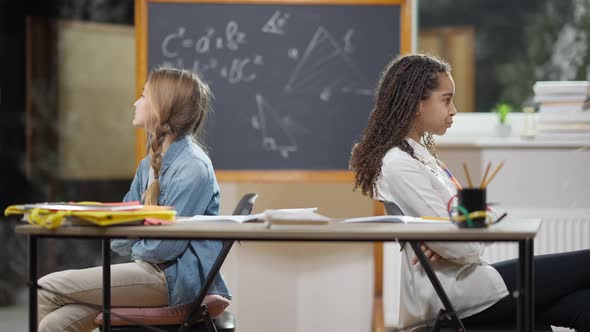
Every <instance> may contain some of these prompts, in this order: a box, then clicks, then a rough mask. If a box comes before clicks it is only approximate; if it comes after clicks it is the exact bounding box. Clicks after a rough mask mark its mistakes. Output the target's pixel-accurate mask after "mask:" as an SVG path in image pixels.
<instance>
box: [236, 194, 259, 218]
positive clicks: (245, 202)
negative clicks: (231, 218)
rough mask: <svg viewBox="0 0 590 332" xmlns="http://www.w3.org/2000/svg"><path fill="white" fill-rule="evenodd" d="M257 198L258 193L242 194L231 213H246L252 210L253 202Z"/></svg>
mask: <svg viewBox="0 0 590 332" xmlns="http://www.w3.org/2000/svg"><path fill="white" fill-rule="evenodd" d="M256 198H258V194H254V193H248V194H245V195H244V196H242V198H241V199H240V201H239V202H238V204H237V205H236V208H235V209H234V212H233V215H248V214H250V213H251V212H252V208H253V207H254V202H255V201H256Z"/></svg>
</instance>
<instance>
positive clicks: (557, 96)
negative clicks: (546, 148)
mask: <svg viewBox="0 0 590 332" xmlns="http://www.w3.org/2000/svg"><path fill="white" fill-rule="evenodd" d="M588 87H589V84H588V82H587V81H540V82H536V83H535V85H534V86H533V91H534V93H535V102H537V103H539V124H538V128H537V129H538V132H539V134H538V136H539V137H543V138H548V139H551V138H573V137H575V138H583V137H588V138H590V111H589V110H588V109H589V106H590V104H589V103H588Z"/></svg>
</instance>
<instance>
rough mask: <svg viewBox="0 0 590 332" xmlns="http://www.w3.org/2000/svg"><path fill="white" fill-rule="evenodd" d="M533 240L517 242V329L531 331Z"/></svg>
mask: <svg viewBox="0 0 590 332" xmlns="http://www.w3.org/2000/svg"><path fill="white" fill-rule="evenodd" d="M533 257H534V242H533V240H532V239H531V240H522V241H519V242H518V279H517V280H518V283H517V288H516V289H517V290H518V302H517V303H518V307H517V311H516V312H517V323H518V330H519V331H522V332H525V331H532V330H533V329H534V324H535V313H534V300H535V299H534V291H533V290H534V280H533V277H534V276H533Z"/></svg>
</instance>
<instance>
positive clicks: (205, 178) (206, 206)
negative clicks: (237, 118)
mask: <svg viewBox="0 0 590 332" xmlns="http://www.w3.org/2000/svg"><path fill="white" fill-rule="evenodd" d="M150 168H151V165H150V157H149V155H148V156H147V157H145V158H144V159H143V160H141V162H140V164H139V167H138V168H137V172H136V174H135V177H134V178H133V182H132V183H131V188H130V189H129V192H128V193H127V195H125V198H124V199H123V201H141V197H142V195H143V193H144V192H145V191H146V190H147V185H148V177H149V173H150ZM158 204H159V205H168V206H172V207H174V209H175V210H176V212H177V215H178V216H193V215H216V214H217V213H218V210H219V186H218V184H217V180H216V178H215V173H214V172H213V166H212V165H211V160H210V159H209V157H208V156H207V155H206V154H205V152H204V151H203V150H202V149H201V147H200V146H199V145H198V144H197V143H195V142H194V140H193V139H192V137H191V136H190V135H186V136H183V137H179V138H177V139H176V140H175V141H174V142H173V143H172V144H170V146H169V147H168V150H167V151H166V152H165V153H164V156H163V157H162V166H161V168H160V195H159V197H158ZM111 249H112V250H113V251H114V252H116V253H118V254H119V255H121V256H131V259H132V260H141V261H144V262H148V263H153V264H163V266H164V273H165V275H166V282H167V285H168V303H169V304H170V305H176V304H183V303H188V302H191V301H193V300H194V298H195V297H196V295H197V292H198V291H199V289H200V287H201V285H202V284H203V283H204V281H205V277H206V275H207V273H208V272H209V270H210V269H211V266H212V265H213V262H214V261H215V259H216V258H217V255H218V254H219V252H220V250H221V241H210V240H191V241H189V240H182V241H181V240H155V239H145V240H139V239H115V240H112V241H111ZM209 294H219V295H222V296H224V297H226V298H228V299H229V298H231V295H230V293H229V290H228V288H227V286H226V284H225V281H224V280H223V277H222V276H221V274H219V275H217V277H216V278H215V281H214V282H213V284H212V285H211V288H210V289H209Z"/></svg>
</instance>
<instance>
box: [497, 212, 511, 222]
mask: <svg viewBox="0 0 590 332" xmlns="http://www.w3.org/2000/svg"><path fill="white" fill-rule="evenodd" d="M506 215H508V213H506V212H504V213H502V215H501V216H499V217H498V219H496V221H494V224H496V223H499V222H500V220H502V219H504V217H506Z"/></svg>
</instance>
